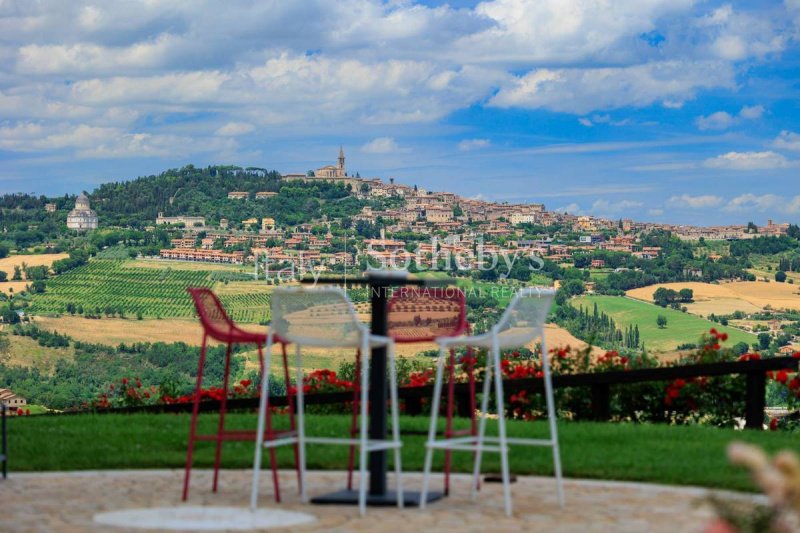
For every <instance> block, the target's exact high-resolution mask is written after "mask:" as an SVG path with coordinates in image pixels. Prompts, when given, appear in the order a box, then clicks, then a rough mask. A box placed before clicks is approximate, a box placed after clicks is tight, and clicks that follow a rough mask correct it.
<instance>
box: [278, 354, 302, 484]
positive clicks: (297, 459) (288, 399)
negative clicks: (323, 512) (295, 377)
mask: <svg viewBox="0 0 800 533" xmlns="http://www.w3.org/2000/svg"><path fill="white" fill-rule="evenodd" d="M281 354H282V356H283V383H284V384H285V387H286V403H287V404H288V407H289V429H290V430H292V431H295V430H296V429H297V423H296V421H295V419H294V418H295V412H296V409H295V400H294V398H293V397H292V395H291V394H289V386H290V383H291V382H290V380H289V359H288V355H287V352H286V345H285V344H283V343H281ZM292 448H293V449H294V469H295V470H296V471H297V491H298V492H300V491H301V490H302V488H303V483H302V480H301V479H300V453H299V451H298V444H297V442H295V443H294V446H292Z"/></svg>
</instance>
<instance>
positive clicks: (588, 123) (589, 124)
mask: <svg viewBox="0 0 800 533" xmlns="http://www.w3.org/2000/svg"><path fill="white" fill-rule="evenodd" d="M578 122H580V123H581V125H583V126H586V127H587V128H591V127H592V126H594V124H593V123H592V121H591V120H589V119H588V118H586V117H581V118H579V119H578Z"/></svg>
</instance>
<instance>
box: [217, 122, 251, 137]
mask: <svg viewBox="0 0 800 533" xmlns="http://www.w3.org/2000/svg"><path fill="white" fill-rule="evenodd" d="M254 129H256V127H255V126H253V125H252V124H248V123H247V122H228V123H227V124H225V125H224V126H221V127H220V128H219V129H217V135H221V136H223V137H236V136H237V135H246V134H248V133H250V132H251V131H253V130H254Z"/></svg>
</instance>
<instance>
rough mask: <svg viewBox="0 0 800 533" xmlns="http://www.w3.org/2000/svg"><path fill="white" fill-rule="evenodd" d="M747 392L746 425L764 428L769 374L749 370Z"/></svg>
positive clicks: (748, 427)
mask: <svg viewBox="0 0 800 533" xmlns="http://www.w3.org/2000/svg"><path fill="white" fill-rule="evenodd" d="M745 375H746V376H747V392H746V397H745V407H744V413H745V415H744V420H745V423H744V427H745V428H747V429H758V430H763V429H764V408H765V407H766V404H767V375H766V373H765V372H764V371H763V370H762V371H760V372H748V373H747V374H745Z"/></svg>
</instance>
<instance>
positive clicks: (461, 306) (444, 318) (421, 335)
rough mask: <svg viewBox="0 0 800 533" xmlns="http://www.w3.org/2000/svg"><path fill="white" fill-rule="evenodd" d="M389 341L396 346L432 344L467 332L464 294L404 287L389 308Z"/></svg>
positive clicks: (459, 291) (392, 298)
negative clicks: (407, 343)
mask: <svg viewBox="0 0 800 533" xmlns="http://www.w3.org/2000/svg"><path fill="white" fill-rule="evenodd" d="M388 324H389V337H391V338H392V339H394V341H395V342H430V341H433V340H435V339H437V338H439V337H457V336H459V335H462V334H464V333H466V332H467V330H468V329H469V325H468V324H467V305H466V300H465V298H464V293H463V292H461V290H460V289H456V288H438V287H437V288H433V287H401V288H399V289H397V290H395V291H394V292H393V293H392V297H391V298H390V299H389V305H388Z"/></svg>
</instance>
